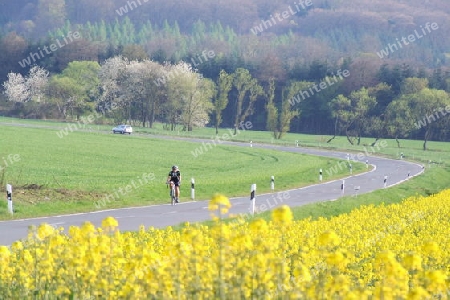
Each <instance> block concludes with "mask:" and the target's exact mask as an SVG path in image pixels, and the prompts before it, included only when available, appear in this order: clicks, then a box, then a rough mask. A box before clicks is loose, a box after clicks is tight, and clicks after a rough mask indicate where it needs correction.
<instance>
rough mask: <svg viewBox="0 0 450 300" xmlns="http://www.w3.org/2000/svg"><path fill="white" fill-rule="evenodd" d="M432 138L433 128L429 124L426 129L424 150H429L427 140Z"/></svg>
mask: <svg viewBox="0 0 450 300" xmlns="http://www.w3.org/2000/svg"><path fill="white" fill-rule="evenodd" d="M430 138H431V128H430V126H428V127H427V129H426V131H425V138H424V141H423V151H425V150H427V142H428V140H429V139H430Z"/></svg>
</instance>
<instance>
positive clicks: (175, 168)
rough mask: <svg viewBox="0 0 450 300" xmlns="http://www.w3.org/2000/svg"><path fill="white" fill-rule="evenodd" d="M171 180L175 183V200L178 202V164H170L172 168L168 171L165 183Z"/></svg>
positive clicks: (179, 175) (179, 182) (179, 177)
mask: <svg viewBox="0 0 450 300" xmlns="http://www.w3.org/2000/svg"><path fill="white" fill-rule="evenodd" d="M171 181H173V183H174V184H175V202H176V203H179V202H178V197H180V184H181V174H180V170H179V169H178V166H172V170H171V171H170V172H169V175H168V176H167V183H169V182H171Z"/></svg>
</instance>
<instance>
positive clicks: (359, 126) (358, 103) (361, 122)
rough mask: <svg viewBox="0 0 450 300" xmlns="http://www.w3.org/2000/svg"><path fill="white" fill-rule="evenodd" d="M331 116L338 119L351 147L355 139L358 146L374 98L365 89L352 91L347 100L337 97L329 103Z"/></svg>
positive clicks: (373, 105)
mask: <svg viewBox="0 0 450 300" xmlns="http://www.w3.org/2000/svg"><path fill="white" fill-rule="evenodd" d="M330 105H331V108H332V111H333V112H332V114H333V116H334V117H335V118H338V120H339V122H340V124H341V126H342V128H343V129H344V130H345V134H346V136H347V140H348V142H349V143H350V144H351V145H353V144H354V140H355V139H357V141H358V145H359V143H360V140H361V133H362V132H363V131H364V129H365V128H366V127H367V122H366V120H367V116H368V112H369V111H370V110H371V109H373V108H374V107H375V105H376V99H375V97H372V96H370V95H369V93H368V90H367V89H366V88H362V89H360V90H358V91H354V92H352V93H351V94H350V96H349V97H348V98H347V97H345V96H343V95H339V96H338V97H336V98H335V99H333V100H332V101H331V102H330Z"/></svg>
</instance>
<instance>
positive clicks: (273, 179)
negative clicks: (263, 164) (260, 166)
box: [270, 176, 275, 192]
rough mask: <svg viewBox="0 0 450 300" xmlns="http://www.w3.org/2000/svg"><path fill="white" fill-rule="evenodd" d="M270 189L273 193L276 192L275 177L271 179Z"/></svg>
mask: <svg viewBox="0 0 450 300" xmlns="http://www.w3.org/2000/svg"><path fill="white" fill-rule="evenodd" d="M270 189H271V190H272V192H273V191H274V190H275V177H274V176H271V177H270Z"/></svg>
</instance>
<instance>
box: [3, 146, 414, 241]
mask: <svg viewBox="0 0 450 300" xmlns="http://www.w3.org/2000/svg"><path fill="white" fill-rule="evenodd" d="M166 138H167V137H166ZM171 139H173V138H171ZM189 141H194V142H204V141H205V140H200V139H189ZM223 144H227V145H235V146H239V147H249V144H248V143H236V142H223ZM253 147H254V148H267V149H274V150H277V151H288V152H294V153H304V154H309V155H317V156H326V157H333V158H338V159H343V160H346V159H347V154H346V153H341V152H334V151H325V150H316V149H309V148H301V147H282V146H273V145H259V144H253ZM366 159H367V160H368V162H369V164H370V165H372V166H373V167H374V168H373V169H372V170H370V171H368V172H365V173H362V174H359V175H354V176H349V177H347V178H344V180H345V185H344V191H343V192H342V190H341V183H342V179H339V180H335V181H330V182H325V183H319V184H315V185H311V186H307V187H304V188H300V189H293V190H287V191H280V192H278V191H276V192H274V193H269V194H264V195H258V194H257V195H256V205H255V207H256V210H257V211H264V210H269V209H273V208H274V207H276V206H279V205H282V204H287V205H289V206H291V207H293V206H300V205H304V204H308V203H313V202H321V201H329V200H335V199H337V198H339V197H341V196H343V195H345V196H348V195H356V194H363V193H368V192H370V191H373V190H377V189H381V188H384V186H385V183H384V179H385V176H387V180H386V187H387V188H388V187H390V186H393V185H396V184H399V183H401V182H403V181H405V180H408V179H409V178H412V177H414V176H417V175H419V174H421V173H422V172H423V167H422V166H421V165H418V164H415V163H411V162H407V161H403V160H392V159H387V158H380V157H374V156H364V157H363V159H362V160H361V162H363V163H365V162H366ZM355 160H356V161H357V160H358V159H356V157H355ZM324 171H325V170H324ZM318 175H319V174H317V177H318ZM323 175H324V178H326V174H325V173H324V174H323ZM186 192H187V191H186ZM230 201H231V204H232V208H231V209H230V213H233V214H239V213H242V214H248V213H249V211H250V204H251V201H249V196H247V197H239V198H232V199H230ZM108 216H112V217H114V218H116V219H117V220H118V221H119V228H120V230H122V231H125V230H138V229H139V227H140V225H144V226H146V227H148V226H153V227H155V228H161V227H166V226H169V225H178V224H180V223H182V222H185V221H189V222H198V221H205V220H210V219H211V217H210V213H209V211H208V203H207V202H206V201H192V202H184V203H180V204H178V205H176V206H171V205H169V204H165V205H152V206H145V207H132V208H122V209H111V210H102V211H95V212H91V213H78V214H71V215H60V216H53V217H42V218H33V219H22V220H12V221H1V222H0V245H10V244H11V243H12V242H14V241H16V240H19V239H22V238H25V237H26V236H27V232H28V227H29V226H31V225H39V224H41V223H48V224H50V225H52V226H55V227H60V226H62V227H64V228H65V229H67V228H69V227H70V226H72V225H74V226H80V225H82V224H83V223H84V222H85V221H90V222H92V223H93V224H94V225H95V226H100V225H101V221H102V220H103V219H104V218H106V217H108Z"/></svg>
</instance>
